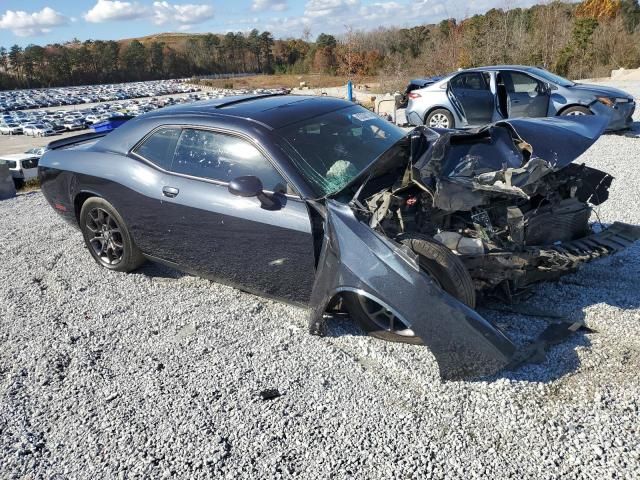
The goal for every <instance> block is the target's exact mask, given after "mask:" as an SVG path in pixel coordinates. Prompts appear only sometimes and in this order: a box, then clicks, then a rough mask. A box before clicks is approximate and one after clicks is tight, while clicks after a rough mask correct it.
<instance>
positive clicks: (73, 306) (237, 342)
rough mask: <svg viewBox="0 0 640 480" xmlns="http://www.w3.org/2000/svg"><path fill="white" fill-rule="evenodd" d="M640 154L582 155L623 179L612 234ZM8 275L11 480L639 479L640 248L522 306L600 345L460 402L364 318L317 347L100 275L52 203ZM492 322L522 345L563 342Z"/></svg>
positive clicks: (260, 302)
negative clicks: (524, 337)
mask: <svg viewBox="0 0 640 480" xmlns="http://www.w3.org/2000/svg"><path fill="white" fill-rule="evenodd" d="M639 152H640V139H633V138H626V137H622V136H615V135H607V136H604V137H602V138H601V139H600V140H599V141H598V142H597V144H596V145H595V146H594V147H593V148H592V150H590V151H589V152H588V153H587V154H586V155H585V156H584V160H585V161H586V162H587V163H588V164H589V165H592V166H595V167H599V168H602V169H604V170H607V171H609V172H610V173H612V174H613V175H615V176H616V177H617V178H616V180H615V182H614V184H613V187H612V191H611V198H610V200H609V201H608V202H607V203H605V204H604V205H603V206H602V207H601V208H600V210H599V215H600V218H601V220H602V221H603V222H605V223H606V222H611V221H614V220H622V221H626V222H630V223H636V224H638V223H640V212H639V211H638V187H637V186H638V184H640V169H638V161H639V158H638V157H639V155H638V154H639ZM0 265H1V266H2V267H1V269H0V286H1V287H0V342H1V346H2V348H0V472H2V473H0V477H2V478H82V479H84V478H166V477H176V478H207V477H215V478H233V479H236V478H304V479H308V478H364V479H372V478H385V479H387V478H403V479H404V478H428V477H430V478H465V479H468V478H560V477H562V478H592V479H603V478H628V479H634V478H638V477H640V422H639V421H638V420H639V418H640V378H639V376H638V371H639V370H640V340H639V339H640V291H639V290H638V288H637V285H638V278H639V276H640V243H638V244H636V245H635V246H634V247H632V248H630V249H628V250H626V251H625V252H623V253H621V254H619V255H617V256H613V257H609V258H607V259H604V260H601V261H599V262H595V263H591V264H589V265H587V266H586V267H585V268H584V269H582V270H581V271H580V272H578V273H576V274H573V275H570V276H568V277H564V278H563V279H562V280H561V281H560V282H557V283H549V284H545V285H541V286H539V287H537V288H536V289H535V290H534V293H533V296H532V297H531V298H530V299H529V300H528V301H527V302H526V303H525V304H522V305H520V307H521V308H528V309H532V308H536V309H538V310H544V311H545V312H547V313H550V314H551V313H555V314H562V315H566V316H568V317H570V318H571V319H577V318H583V319H584V320H585V321H586V323H587V325H588V326H589V327H590V328H592V329H593V330H595V331H596V333H592V334H588V335H587V334H578V335H576V336H574V337H572V338H571V339H570V340H569V341H567V342H565V343H563V344H560V345H558V346H555V347H553V348H552V349H551V351H550V352H549V354H548V357H547V360H546V361H545V362H544V363H542V364H540V365H528V366H526V367H523V368H522V369H520V370H518V371H516V372H511V373H502V374H500V375H497V376H496V377H494V378H489V379H485V380H483V381H474V382H450V383H441V382H440V380H439V378H438V375H437V369H436V364H435V361H434V360H433V358H432V356H431V355H430V354H429V352H428V351H427V350H426V349H425V348H423V347H416V346H408V345H398V344H391V343H385V342H383V341H380V340H376V339H372V338H369V337H366V336H364V335H363V334H362V332H361V331H360V330H359V329H358V328H357V327H355V326H354V325H352V324H351V322H350V321H349V320H348V319H347V318H338V319H332V320H331V321H330V323H329V327H330V335H329V336H328V337H326V338H318V337H312V336H310V335H309V334H308V333H307V330H306V319H305V312H304V311H303V310H301V309H297V308H294V307H290V306H287V305H284V304H280V303H276V302H273V301H269V300H264V299H261V298H258V297H255V296H252V295H249V294H245V293H242V292H240V291H238V290H235V289H233V288H229V287H225V286H222V285H219V284H216V283H212V282H209V281H206V280H203V279H199V278H194V277H191V276H188V275H182V274H179V273H176V272H174V271H172V270H169V269H165V268H164V267H160V266H157V265H147V266H145V267H143V268H142V269H141V270H140V271H139V272H137V273H134V274H119V273H111V272H107V271H106V270H103V269H100V268H99V267H98V266H97V265H96V264H95V263H94V262H93V260H92V259H91V258H90V255H89V253H88V252H87V251H86V250H85V249H84V248H83V246H82V240H81V236H80V234H79V233H78V232H77V231H75V230H74V229H72V228H71V227H69V226H67V225H66V224H65V223H64V222H63V221H62V220H60V219H59V218H58V217H57V216H56V214H55V213H54V212H53V210H52V209H51V208H50V207H49V206H48V205H47V204H46V202H45V200H44V198H43V197H42V196H41V194H39V193H31V194H26V195H21V196H20V197H18V198H16V199H13V200H8V201H4V202H0ZM481 313H482V314H483V315H485V316H487V317H488V318H490V319H492V320H493V321H495V322H498V323H499V324H500V325H501V326H503V327H504V328H505V329H506V330H507V331H508V332H509V333H510V334H512V335H516V333H515V332H517V331H524V332H526V333H527V334H529V335H532V334H535V333H537V332H539V331H541V330H542V329H544V327H545V326H546V325H547V323H546V321H545V320H544V319H541V318H536V317H531V316H525V315H522V314H517V313H507V312H504V311H497V310H495V309H487V308H485V309H483V310H482V311H481ZM517 338H518V339H519V340H520V339H521V337H517ZM271 388H276V389H278V390H279V392H280V393H281V394H282V396H280V397H279V398H275V399H272V400H262V399H261V398H260V392H261V391H263V390H265V389H271Z"/></svg>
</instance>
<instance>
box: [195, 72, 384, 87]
mask: <svg viewBox="0 0 640 480" xmlns="http://www.w3.org/2000/svg"><path fill="white" fill-rule="evenodd" d="M347 80H348V78H347V77H346V76H342V75H328V74H304V75H251V76H248V77H235V78H233V79H230V78H214V79H209V78H207V79H202V80H201V81H200V83H202V84H203V85H208V86H210V87H215V88H229V86H230V85H232V86H233V88H235V89H238V90H240V89H248V90H252V89H256V88H297V87H300V83H301V82H305V83H306V86H307V87H309V88H323V87H324V88H327V87H341V86H343V85H345V84H346V83H347ZM354 83H356V84H358V85H362V84H367V83H377V78H376V77H363V78H358V79H357V80H354Z"/></svg>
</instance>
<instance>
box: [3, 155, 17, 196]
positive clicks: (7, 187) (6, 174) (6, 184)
mask: <svg viewBox="0 0 640 480" xmlns="http://www.w3.org/2000/svg"><path fill="white" fill-rule="evenodd" d="M15 196H16V186H15V184H14V183H13V176H12V175H11V171H10V170H9V165H7V164H6V163H0V200H6V199H8V198H13V197H15Z"/></svg>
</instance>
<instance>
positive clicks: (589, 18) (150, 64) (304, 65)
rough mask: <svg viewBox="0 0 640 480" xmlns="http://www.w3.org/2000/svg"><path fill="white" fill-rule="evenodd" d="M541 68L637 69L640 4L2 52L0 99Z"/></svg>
mask: <svg viewBox="0 0 640 480" xmlns="http://www.w3.org/2000/svg"><path fill="white" fill-rule="evenodd" d="M508 63H513V64H527V65H538V66H542V67H545V68H547V69H549V70H552V71H554V72H556V73H559V74H561V75H566V76H568V77H571V78H585V77H592V76H603V75H608V74H609V71H610V70H611V69H613V68H620V67H625V68H636V67H639V66H640V6H639V5H638V0H585V1H583V2H582V3H578V4H575V3H563V2H559V1H554V2H552V3H548V4H544V5H536V6H533V7H531V8H514V9H509V10H502V9H491V10H489V11H488V12H486V13H484V14H482V15H474V16H472V17H470V18H467V19H465V20H462V21H457V20H455V19H449V20H444V21H442V22H440V23H438V24H429V25H419V26H416V27H413V28H402V29H399V28H379V29H376V30H372V31H353V30H352V29H350V28H348V27H347V28H346V31H345V32H344V33H343V34H342V35H338V36H334V35H328V34H324V33H321V34H320V35H318V36H317V38H316V39H315V40H314V41H312V40H311V39H310V33H309V32H306V33H305V35H304V38H288V39H274V37H273V35H272V34H271V33H270V32H267V31H264V32H260V31H258V30H257V29H254V30H252V31H250V32H248V33H243V32H237V33H234V32H229V33H227V34H225V35H219V34H206V35H174V36H171V35H160V36H157V37H155V38H152V39H138V40H131V41H101V40H86V41H83V42H81V41H79V40H73V41H70V42H67V43H63V44H59V43H56V44H51V45H46V46H40V45H34V44H31V45H28V46H26V47H24V48H22V47H20V46H19V45H13V46H11V47H10V48H5V47H0V89H11V88H35V87H53V86H63V85H84V84H96V83H114V82H123V81H137V80H152V79H163V78H184V77H190V76H198V75H209V74H223V73H290V74H304V73H314V72H317V73H328V74H338V75H348V76H355V77H358V76H375V75H380V76H381V78H385V79H390V80H391V81H393V79H394V78H395V79H397V80H398V82H404V81H405V80H406V77H407V76H409V75H423V76H424V75H436V74H443V73H447V72H450V71H453V70H455V69H457V68H466V67H473V66H480V65H492V64H508Z"/></svg>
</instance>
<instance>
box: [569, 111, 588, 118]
mask: <svg viewBox="0 0 640 480" xmlns="http://www.w3.org/2000/svg"><path fill="white" fill-rule="evenodd" d="M586 115H587V114H586V113H584V112H581V111H580V110H574V111H572V112H569V113H567V114H566V116H567V117H584V116H586Z"/></svg>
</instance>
